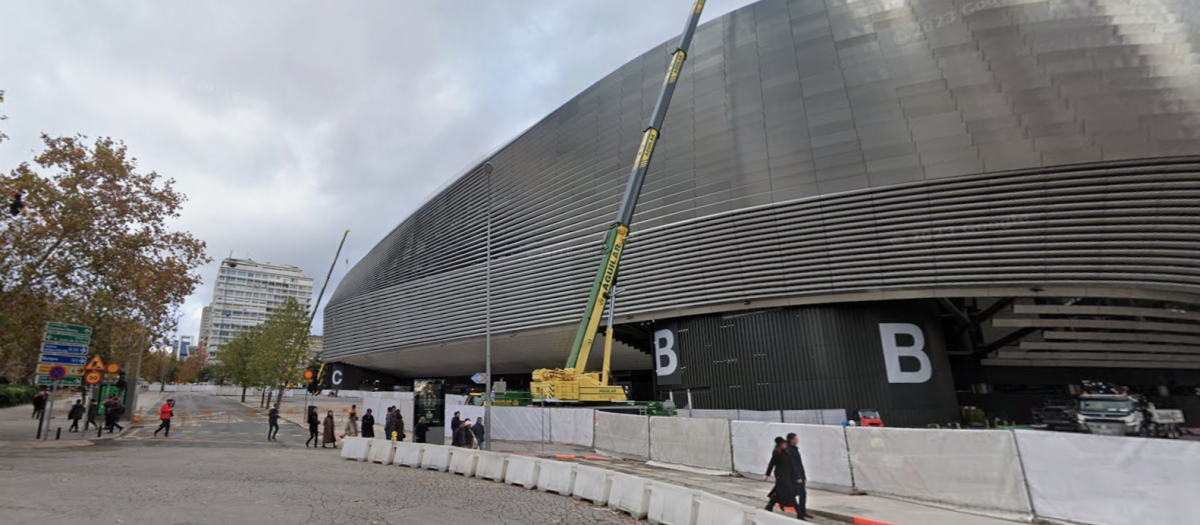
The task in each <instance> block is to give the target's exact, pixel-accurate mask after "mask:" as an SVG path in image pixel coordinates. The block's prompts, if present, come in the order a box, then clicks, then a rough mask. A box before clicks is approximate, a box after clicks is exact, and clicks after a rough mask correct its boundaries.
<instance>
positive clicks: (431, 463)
mask: <svg viewBox="0 0 1200 525" xmlns="http://www.w3.org/2000/svg"><path fill="white" fill-rule="evenodd" d="M449 467H450V447H447V446H443V445H428V444H427V445H425V452H424V453H423V454H422V455H421V468H424V469H429V470H436V471H438V472H445V471H446V469H447V468H449Z"/></svg>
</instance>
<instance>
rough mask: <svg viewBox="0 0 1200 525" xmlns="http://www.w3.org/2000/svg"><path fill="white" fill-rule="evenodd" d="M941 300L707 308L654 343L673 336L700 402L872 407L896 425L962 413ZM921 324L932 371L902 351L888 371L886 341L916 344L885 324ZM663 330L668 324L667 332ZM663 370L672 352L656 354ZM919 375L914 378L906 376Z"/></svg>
mask: <svg viewBox="0 0 1200 525" xmlns="http://www.w3.org/2000/svg"><path fill="white" fill-rule="evenodd" d="M938 323H939V317H938V311H937V308H936V306H934V305H932V304H928V303H923V302H909V303H870V304H857V305H852V306H816V307H798V308H785V309H775V310H766V311H758V312H749V313H739V314H734V315H720V314H717V315H707V316H699V317H691V318H685V319H679V320H676V321H675V322H673V323H662V324H660V325H656V327H655V330H656V339H657V341H656V347H657V349H658V351H657V353H658V354H663V353H665V352H664V351H663V350H662V348H663V347H664V346H666V344H667V343H668V342H670V341H671V340H673V341H674V348H673V350H674V351H675V354H674V356H675V357H676V358H677V359H678V365H679V366H678V371H677V372H678V376H679V384H678V385H673V386H666V385H662V384H661V382H660V388H663V389H669V390H675V391H679V390H683V389H688V388H691V389H696V390H697V392H695V393H693V398H692V399H693V402H694V403H695V405H696V406H695V407H694V408H715V409H735V408H740V409H747V410H803V409H828V408H845V409H847V410H849V411H850V413H851V414H853V413H854V412H855V411H857V410H858V409H866V408H874V409H878V410H880V412H881V413H882V414H883V417H884V421H885V424H888V425H891V426H921V425H924V424H926V423H946V422H949V421H956V420H957V419H958V409H957V403H956V401H955V396H954V388H953V378H952V376H951V371H950V364H949V360H948V358H947V356H946V345H945V342H944V341H943V340H942V335H941V328H940V326H939V325H938ZM893 325H901V326H902V327H904V328H901V329H902V330H903V329H905V328H907V327H910V326H911V327H915V328H916V329H919V332H920V334H921V336H922V337H923V339H924V345H923V347H920V348H921V350H922V351H923V352H924V354H925V355H926V356H927V358H928V360H929V363H928V366H929V367H930V368H931V370H932V373H931V374H929V376H928V377H927V378H926V377H922V376H921V375H920V373H919V372H920V371H921V369H922V364H921V363H920V362H919V361H918V359H917V358H914V357H901V358H900V359H899V362H900V369H899V371H900V372H901V373H900V374H896V373H895V372H894V371H893V373H892V374H891V375H889V372H888V369H887V364H888V361H889V358H888V356H887V355H885V351H884V350H885V346H888V345H887V344H886V343H885V341H887V340H888V339H889V338H890V339H891V340H892V341H894V343H893V345H895V346H898V347H912V346H915V345H917V344H919V341H917V340H916V339H915V338H913V337H912V336H910V335H892V334H888V335H883V334H881V326H883V327H889V326H893ZM664 331H672V333H671V334H667V333H664ZM658 359H659V365H658V366H659V367H660V369H661V368H662V367H664V366H668V363H667V361H668V359H667V358H665V357H662V356H659V357H658ZM905 381H917V382H905Z"/></svg>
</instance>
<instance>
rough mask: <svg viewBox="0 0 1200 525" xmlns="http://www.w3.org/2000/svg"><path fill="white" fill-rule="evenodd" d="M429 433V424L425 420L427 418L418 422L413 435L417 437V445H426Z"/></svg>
mask: <svg viewBox="0 0 1200 525" xmlns="http://www.w3.org/2000/svg"><path fill="white" fill-rule="evenodd" d="M428 433H429V422H428V421H426V420H425V416H421V419H419V420H417V426H416V427H413V435H414V436H415V437H416V441H417V443H425V435H426V434H428Z"/></svg>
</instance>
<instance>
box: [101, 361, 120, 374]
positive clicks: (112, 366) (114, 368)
mask: <svg viewBox="0 0 1200 525" xmlns="http://www.w3.org/2000/svg"><path fill="white" fill-rule="evenodd" d="M104 371H105V372H108V373H110V374H115V373H117V372H120V371H121V365H118V364H116V363H109V364H107V365H104Z"/></svg>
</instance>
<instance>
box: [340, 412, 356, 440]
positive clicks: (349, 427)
mask: <svg viewBox="0 0 1200 525" xmlns="http://www.w3.org/2000/svg"><path fill="white" fill-rule="evenodd" d="M343 436H349V437H358V405H350V417H347V418H346V429H345V430H344V434H343Z"/></svg>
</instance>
